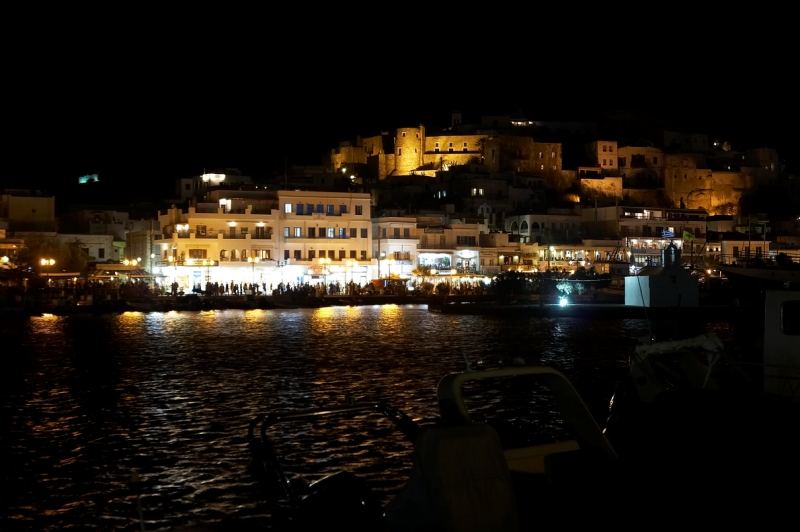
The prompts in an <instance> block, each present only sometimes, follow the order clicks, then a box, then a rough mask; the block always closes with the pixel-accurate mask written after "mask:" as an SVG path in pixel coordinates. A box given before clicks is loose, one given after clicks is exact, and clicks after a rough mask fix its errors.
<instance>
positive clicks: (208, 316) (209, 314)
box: [197, 310, 217, 323]
mask: <svg viewBox="0 0 800 532" xmlns="http://www.w3.org/2000/svg"><path fill="white" fill-rule="evenodd" d="M197 315H198V316H200V321H201V322H203V323H210V322H212V321H214V320H215V319H216V318H217V311H216V310H201V311H200V312H198V313H197Z"/></svg>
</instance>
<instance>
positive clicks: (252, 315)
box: [244, 308, 267, 321]
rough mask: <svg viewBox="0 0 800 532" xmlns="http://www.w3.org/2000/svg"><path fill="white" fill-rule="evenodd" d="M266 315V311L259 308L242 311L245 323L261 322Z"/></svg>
mask: <svg viewBox="0 0 800 532" xmlns="http://www.w3.org/2000/svg"><path fill="white" fill-rule="evenodd" d="M266 315H267V311H266V310H264V309H260V308H255V309H251V310H245V311H244V319H245V320H246V321H253V320H259V321H261V320H263V319H264V317H265V316H266Z"/></svg>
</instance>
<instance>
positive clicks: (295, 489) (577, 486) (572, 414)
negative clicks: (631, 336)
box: [249, 367, 617, 531]
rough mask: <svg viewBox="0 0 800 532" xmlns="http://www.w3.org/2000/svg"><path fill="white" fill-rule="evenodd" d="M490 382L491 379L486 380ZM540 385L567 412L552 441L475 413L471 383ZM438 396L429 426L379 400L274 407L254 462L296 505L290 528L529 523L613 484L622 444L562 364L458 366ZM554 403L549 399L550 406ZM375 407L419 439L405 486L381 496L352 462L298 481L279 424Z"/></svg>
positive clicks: (525, 391) (517, 422) (500, 527)
mask: <svg viewBox="0 0 800 532" xmlns="http://www.w3.org/2000/svg"><path fill="white" fill-rule="evenodd" d="M490 381H491V382H492V384H491V385H489V387H486V386H484V385H485V383H488V382H490ZM506 381H508V382H506ZM518 381H519V382H518ZM532 383H535V386H534V387H532V386H531V384H532ZM536 386H539V387H546V388H547V389H549V391H550V392H551V393H552V399H553V402H554V403H553V404H556V405H557V406H558V412H560V413H561V415H563V421H564V424H563V425H564V427H563V428H564V430H563V431H562V432H561V433H560V434H559V435H558V437H556V436H555V435H553V434H550V435H548V437H547V438H546V439H545V441H542V438H541V435H540V437H539V440H538V441H534V440H531V439H530V438H528V436H527V435H525V434H524V432H525V431H524V430H523V429H524V428H525V427H524V424H525V421H524V420H522V419H521V418H513V419H510V420H505V421H504V422H500V423H492V424H490V423H488V422H487V420H486V419H484V417H485V416H486V415H491V414H492V412H491V410H492V409H491V408H490V409H488V410H487V409H485V408H484V409H483V411H481V408H478V409H477V410H476V411H473V412H471V411H470V409H468V407H467V405H468V401H467V400H466V399H465V394H464V390H465V388H470V390H471V391H475V390H476V389H477V390H479V395H478V397H479V398H482V399H483V400H486V399H488V398H492V397H493V398H492V399H491V400H490V402H491V403H495V401H494V399H496V398H498V397H499V396H498V395H497V394H502V395H503V396H505V397H513V396H518V398H523V397H527V398H528V399H530V395H531V393H532V390H534V388H535V387H536ZM490 390H493V392H492V391H490ZM537 393H538V392H537ZM438 399H439V405H440V417H439V418H438V419H437V420H435V422H433V423H429V424H427V425H423V426H420V425H418V424H417V423H415V422H414V421H412V420H411V419H410V418H409V417H408V416H406V415H405V414H403V413H402V412H400V411H399V410H397V409H395V408H393V407H392V406H390V405H388V404H386V403H384V402H379V401H378V402H366V403H358V404H345V405H337V406H332V407H329V408H321V409H312V410H300V411H293V412H281V413H275V414H266V415H262V416H259V417H258V418H257V419H255V420H253V422H252V423H251V425H250V429H249V441H250V446H251V449H252V452H253V458H254V466H255V468H256V470H257V471H258V472H259V473H260V474H261V475H262V476H263V478H265V479H266V480H267V481H268V482H270V483H272V485H273V486H274V487H276V488H277V489H275V490H274V492H276V493H277V494H278V495H279V497H280V498H281V499H282V501H283V503H284V505H286V506H285V507H286V512H285V514H284V516H283V521H282V522H281V523H280V527H281V528H291V529H297V530H307V529H312V530H313V529H318V528H320V527H327V528H331V527H335V526H337V525H336V524H335V523H338V526H341V527H344V528H345V529H347V530H373V531H374V530H493V531H494V530H496V531H505V530H520V529H524V530H527V529H531V528H534V527H535V526H536V525H537V524H541V523H543V522H545V521H546V520H548V519H550V520H551V521H552V522H563V521H564V519H565V515H564V514H563V511H564V510H565V509H566V507H568V506H569V505H571V504H573V503H574V502H575V501H576V500H578V499H583V500H591V499H596V498H602V497H598V494H602V493H604V491H603V489H601V484H603V485H606V484H607V483H608V482H609V481H610V479H611V478H612V477H613V474H614V469H615V467H616V462H617V457H616V454H615V452H614V451H613V449H612V448H611V446H610V445H609V443H608V441H607V440H606V438H605V437H604V436H603V434H602V432H601V430H600V428H599V426H598V425H597V423H596V422H595V420H594V419H593V417H592V416H591V414H590V413H589V411H588V409H587V408H586V405H585V404H584V402H583V400H582V399H581V398H580V396H579V395H578V393H577V392H576V391H575V389H574V388H573V386H572V385H571V384H570V382H569V381H568V380H567V378H566V377H564V375H562V374H561V373H560V372H558V371H556V370H554V369H551V368H546V367H518V368H508V369H496V370H487V371H479V372H472V371H470V372H464V373H457V374H452V375H448V376H447V377H445V378H444V379H443V380H442V381H441V382H440V384H439V387H438ZM523 401H524V399H523ZM553 404H549V403H548V405H546V406H544V407H543V408H544V409H545V410H547V411H549V410H550V409H551V408H552V406H553ZM484 406H485V405H484ZM540 406H542V405H540ZM366 412H379V413H381V414H382V415H384V416H386V417H387V418H388V419H390V420H391V421H392V422H393V424H394V426H395V427H397V428H398V429H399V430H400V431H401V432H402V433H403V434H404V435H405V437H406V438H408V439H409V440H411V441H413V442H414V447H413V467H412V471H411V472H410V475H409V477H408V481H407V483H406V484H405V486H404V487H403V489H402V490H401V491H400V492H399V494H397V495H396V496H395V497H393V498H392V500H391V501H389V503H388V504H381V503H380V501H379V498H378V497H377V496H376V494H375V493H374V492H373V491H372V490H371V489H370V488H369V487H368V486H367V485H366V483H365V482H364V481H363V480H362V479H360V478H358V477H357V476H355V475H353V474H352V473H348V472H343V471H340V472H336V473H334V474H331V475H328V476H326V477H324V478H322V479H320V480H317V481H315V482H313V483H305V482H302V481H301V482H298V481H296V480H292V478H291V476H290V475H289V474H287V472H286V470H285V467H284V460H283V459H282V457H281V456H279V455H278V453H276V446H275V445H274V443H273V440H272V438H271V437H270V431H271V430H273V429H275V428H276V427H277V426H278V425H279V424H280V423H283V422H286V421H300V420H307V421H314V420H318V419H320V418H321V417H329V416H344V417H347V416H353V415H356V416H358V415H362V414H364V413H366ZM492 425H494V426H492ZM567 494H568V496H567ZM567 515H568V514H567ZM573 517H578V516H577V514H574V515H573Z"/></svg>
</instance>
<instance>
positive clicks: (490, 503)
mask: <svg viewBox="0 0 800 532" xmlns="http://www.w3.org/2000/svg"><path fill="white" fill-rule="evenodd" d="M387 514H388V522H389V528H390V529H391V530H449V531H456V530H457V531H485V530H492V531H498V532H503V531H517V530H519V522H518V516H517V509H516V501H515V496H514V490H513V487H512V482H511V475H510V473H509V470H508V466H507V464H506V460H505V456H504V455H503V450H502V448H501V446H500V439H499V438H498V436H497V433H496V432H495V430H494V429H493V428H491V427H489V426H488V425H482V424H473V425H462V426H454V427H437V428H431V429H428V430H425V431H424V432H423V433H422V434H421V435H420V437H419V439H418V440H417V442H416V446H415V451H414V470H413V472H412V474H411V478H410V480H409V482H408V485H407V486H406V489H405V490H404V491H403V492H402V493H401V494H400V495H399V496H398V498H397V499H395V501H393V502H392V504H391V505H390V507H389V511H388V512H387Z"/></svg>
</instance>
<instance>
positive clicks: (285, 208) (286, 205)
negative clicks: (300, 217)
mask: <svg viewBox="0 0 800 532" xmlns="http://www.w3.org/2000/svg"><path fill="white" fill-rule="evenodd" d="M283 212H285V213H286V214H292V204H291V203H284V204H283Z"/></svg>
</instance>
